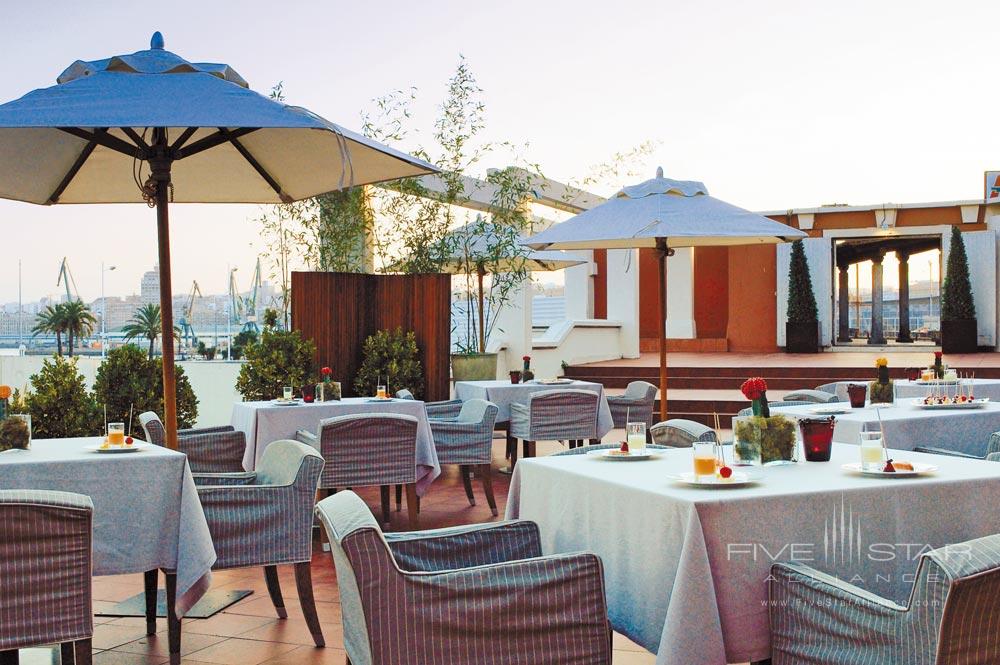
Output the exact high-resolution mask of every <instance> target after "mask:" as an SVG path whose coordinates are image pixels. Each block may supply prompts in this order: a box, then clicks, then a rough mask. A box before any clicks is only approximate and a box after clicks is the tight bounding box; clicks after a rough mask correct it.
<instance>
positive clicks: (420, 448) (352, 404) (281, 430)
mask: <svg viewBox="0 0 1000 665" xmlns="http://www.w3.org/2000/svg"><path fill="white" fill-rule="evenodd" d="M355 413H399V414H404V415H409V416H414V417H415V418H416V419H417V493H418V494H420V495H423V493H424V492H426V491H427V488H428V487H430V484H431V483H432V482H434V479H435V478H437V477H438V476H439V475H441V465H440V464H438V457H437V450H435V448H434V437H433V435H432V434H431V426H430V424H429V423H428V422H427V409H426V408H425V407H424V403H423V402H421V401H419V400H412V399H393V400H392V401H389V402H372V401H370V400H369V399H368V398H365V397H348V398H345V399H342V400H340V401H336V402H314V403H312V404H297V405H296V406H277V405H275V403H274V402H237V403H235V404H233V415H232V420H231V421H230V422H231V424H232V425H233V427H235V428H236V429H238V430H240V431H242V432H243V433H244V434H246V437H247V451H246V454H245V455H244V456H243V467H244V468H245V469H246V470H247V471H252V470H253V469H254V468H256V465H257V462H259V461H260V458H261V456H263V454H264V449H265V448H267V446H268V445H269V444H271V443H273V442H275V441H280V440H282V439H294V438H295V432H297V431H298V430H300V429H303V430H306V431H307V432H311V433H313V434H317V433H318V432H319V424H320V421H322V420H325V419H327V418H333V417H334V416H346V415H351V414H355Z"/></svg>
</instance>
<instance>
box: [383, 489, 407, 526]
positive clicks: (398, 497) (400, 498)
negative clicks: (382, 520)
mask: <svg viewBox="0 0 1000 665" xmlns="http://www.w3.org/2000/svg"><path fill="white" fill-rule="evenodd" d="M402 509H403V486H402V485H396V512H397V513H398V512H399V511H401V510H402ZM386 521H388V520H386Z"/></svg>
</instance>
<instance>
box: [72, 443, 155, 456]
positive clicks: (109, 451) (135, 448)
mask: <svg viewBox="0 0 1000 665" xmlns="http://www.w3.org/2000/svg"><path fill="white" fill-rule="evenodd" d="M148 445H149V444H148V443H138V442H136V443H133V444H132V445H131V446H108V447H107V448H102V447H101V446H100V445H96V446H87V450H90V451H93V452H95V453H101V454H102V455H119V454H122V453H137V452H139V451H140V450H142V449H143V448H145V447H147V446H148Z"/></svg>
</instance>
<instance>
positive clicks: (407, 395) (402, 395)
mask: <svg viewBox="0 0 1000 665" xmlns="http://www.w3.org/2000/svg"><path fill="white" fill-rule="evenodd" d="M396 397H397V398H399V399H415V398H414V397H413V393H411V392H410V391H409V390H407V389H406V388H403V389H402V390H397V391H396Z"/></svg>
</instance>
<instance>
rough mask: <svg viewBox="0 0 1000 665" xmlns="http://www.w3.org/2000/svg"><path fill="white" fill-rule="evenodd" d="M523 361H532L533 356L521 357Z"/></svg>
mask: <svg viewBox="0 0 1000 665" xmlns="http://www.w3.org/2000/svg"><path fill="white" fill-rule="evenodd" d="M521 360H523V361H524V362H529V361H530V360H531V356H521Z"/></svg>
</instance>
